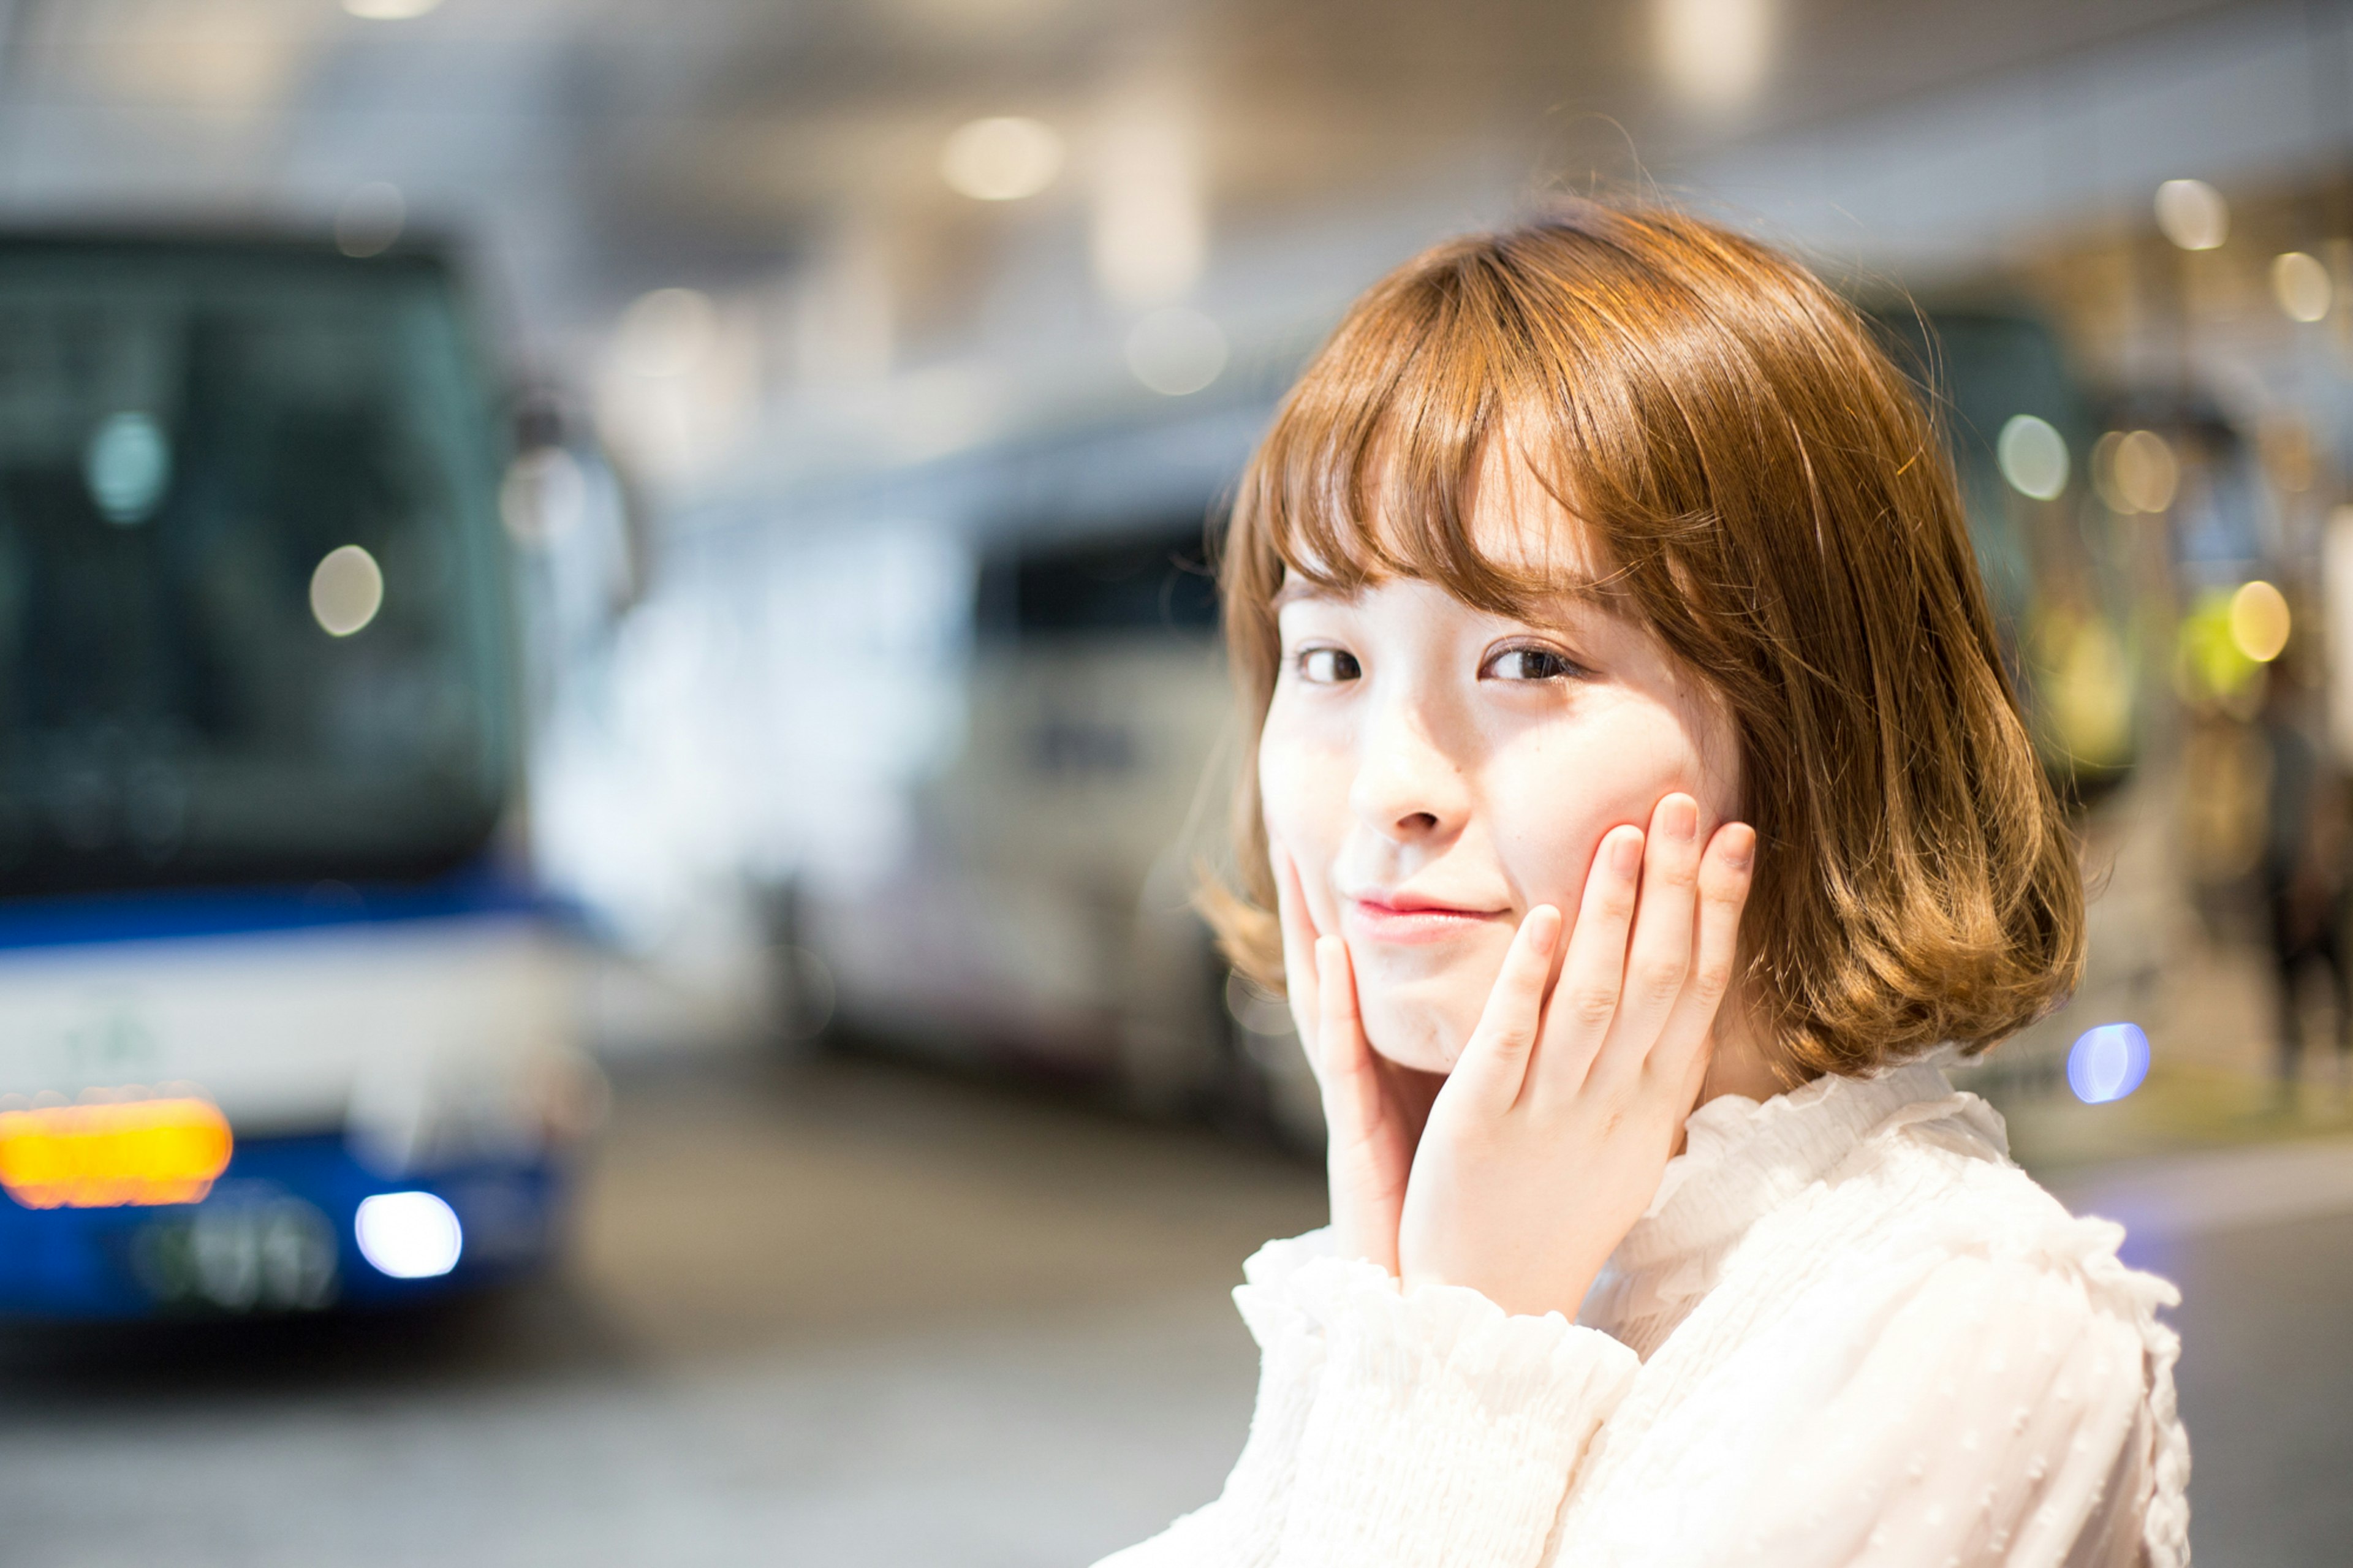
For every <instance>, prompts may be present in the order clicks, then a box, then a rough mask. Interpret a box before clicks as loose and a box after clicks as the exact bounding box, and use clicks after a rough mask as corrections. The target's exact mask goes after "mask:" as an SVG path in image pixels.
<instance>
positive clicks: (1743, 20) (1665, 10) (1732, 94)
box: [1651, 0, 1773, 110]
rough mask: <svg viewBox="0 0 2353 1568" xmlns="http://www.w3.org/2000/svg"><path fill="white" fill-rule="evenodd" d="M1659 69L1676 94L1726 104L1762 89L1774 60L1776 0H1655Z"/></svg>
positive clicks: (1701, 104)
mask: <svg viewBox="0 0 2353 1568" xmlns="http://www.w3.org/2000/svg"><path fill="white" fill-rule="evenodd" d="M1651 11H1652V18H1653V25H1654V27H1655V37H1656V40H1657V49H1658V59H1659V71H1660V74H1661V75H1662V76H1663V77H1664V78H1665V79H1666V81H1667V85H1668V87H1669V88H1671V89H1673V91H1674V93H1675V96H1676V97H1678V98H1680V99H1682V100H1683V101H1684V102H1686V103H1689V104H1691V105H1693V106H1694V107H1695V108H1700V109H1705V110H1730V109H1735V108H1737V107H1739V106H1740V105H1741V104H1743V103H1746V102H1747V101H1748V100H1750V99H1752V98H1754V97H1755V96H1756V95H1757V89H1758V88H1760V87H1762V86H1763V85H1764V83H1765V76H1766V72H1767V68H1769V67H1770V66H1771V64H1772V54H1773V8H1772V5H1771V0H1652V6H1651Z"/></svg>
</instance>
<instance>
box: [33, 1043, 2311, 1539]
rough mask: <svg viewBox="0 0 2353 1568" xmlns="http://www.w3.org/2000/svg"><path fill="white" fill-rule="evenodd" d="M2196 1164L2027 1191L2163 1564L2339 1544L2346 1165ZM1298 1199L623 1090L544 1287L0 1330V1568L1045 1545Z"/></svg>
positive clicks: (1009, 1112)
mask: <svg viewBox="0 0 2353 1568" xmlns="http://www.w3.org/2000/svg"><path fill="white" fill-rule="evenodd" d="M2218 1158H2221V1159H2236V1160H2237V1161H2238V1163H2237V1164H2235V1165H2232V1166H2230V1167H2228V1168H2227V1169H2226V1168H2223V1167H2219V1166H2212V1165H2199V1164H2196V1163H2189V1164H2184V1163H2182V1162H2181V1161H2178V1160H2177V1161H2171V1162H2155V1163H2143V1164H2139V1165H2136V1166H2129V1167H2110V1168H2107V1169H2104V1170H2092V1171H2079V1172H2075V1173H2071V1174H2070V1175H2069V1176H2068V1177H2067V1178H2066V1181H2067V1183H2068V1184H2069V1185H2068V1194H2069V1195H2070V1196H2071V1197H2072V1198H2073V1199H2075V1200H2076V1201H2078V1202H2079V1203H2080V1204H2082V1205H2085V1206H2091V1207H2096V1208H2101V1209H2103V1210H2105V1211H2111V1212H2121V1211H2123V1210H2126V1209H2128V1208H2132V1207H2133V1206H2134V1205H2138V1210H2137V1218H2138V1221H2139V1224H2140V1226H2141V1233H2140V1235H2139V1236H2138V1237H2137V1240H2136V1243H2135V1247H2136V1250H2137V1253H2138V1254H2139V1256H2140V1258H2142V1259H2143V1260H2145V1261H2146V1262H2147V1263H2148V1264H2150V1265H2152V1266H2156V1267H2158V1268H2161V1269H2163V1270H2164V1271H2166V1272H2168V1273H2169V1274H2171V1275H2172V1276H2173V1277H2174V1278H2175V1279H2178V1280H2179V1282H2180V1283H2181V1285H2182V1287H2183V1289H2184V1292H2185V1294H2186V1297H2187V1300H2186V1303H2185V1305H2184V1307H2183V1308H2182V1310H2181V1311H2180V1313H2179V1324H2180V1326H2181V1328H2182V1331H2183V1333H2184V1336H2185V1339H2186V1341H2187V1343H2188V1346H2189V1350H2188V1353H2187V1355H2186V1356H2185V1359H2184V1361H2183V1363H2182V1368H2181V1374H2180V1384H2181V1393H2182V1402H2183V1407H2184V1410H2185V1412H2186V1414H2187V1416H2188V1420H2189V1428H2190V1434H2191V1440H2192V1444H2193V1447H2194V1449H2195V1452H2196V1480H2195V1482H2194V1484H2193V1487H2192V1491H2191V1497H2192V1501H2193V1531H2194V1534H2195V1537H2196V1540H2197V1545H2198V1551H2199V1553H2200V1561H2202V1562H2204V1563H2210V1564H2234V1565H2245V1568H2267V1565H2272V1564H2279V1565H2283V1568H2284V1565H2288V1564H2295V1565H2299V1568H2300V1565H2303V1564H2316V1563H2342V1562H2347V1561H2348V1560H2353V1480H2348V1478H2347V1476H2346V1475H2345V1470H2346V1468H2347V1463H2348V1459H2353V1339H2348V1334H2347V1332H2346V1325H2347V1324H2348V1321H2353V1179H2348V1176H2347V1174H2346V1173H2348V1172H2353V1145H2348V1144H2342V1143H2337V1142H2329V1143H2326V1144H2316V1143H2311V1142H2306V1143H2301V1144H2295V1145H2288V1146H2284V1148H2283V1150H2281V1151H2257V1152H2253V1153H2247V1152H2238V1153H2235V1154H2231V1155H2221V1156H2217V1155H2201V1156H2195V1157H2192V1159H2193V1161H2194V1160H2208V1161H2211V1160H2214V1159H2218ZM2299 1162H2301V1163H2299ZM2192 1193H2194V1194H2201V1196H2200V1197H2199V1198H2198V1199H2197V1200H2196V1201H2194V1202H2193V1201H2190V1200H2189V1198H2187V1197H2186V1196H2185V1195H2184V1194H2192ZM2316 1193H2317V1194H2320V1195H2316ZM2326 1194H2341V1196H2328V1195H2326ZM1322 1206H1323V1205H1322V1197H1321V1193H1320V1190H1319V1184H1318V1181H1317V1175H1316V1173H1315V1172H1314V1170H1313V1169H1312V1168H1310V1167H1309V1166H1307V1165H1306V1164H1304V1163H1298V1162H1293V1161H1287V1160H1284V1159H1282V1158H1281V1157H1278V1156H1274V1155H1271V1154H1266V1153H1260V1152H1250V1151H1244V1150H1238V1149H1236V1148H1234V1147H1232V1146H1230V1145H1229V1144H1228V1143H1225V1142H1221V1141H1219V1140H1218V1139H1216V1138H1214V1137H1212V1136H1210V1135H1208V1134H1207V1133H1204V1132H1198V1131H1187V1130H1180V1129H1166V1128H1150V1127H1142V1126H1138V1125H1135V1124H1133V1123H1129V1122H1124V1121H1118V1120H1115V1119H1112V1118H1109V1117H1106V1116H1103V1115H1102V1114H1100V1113H1097V1112H1093V1111H1090V1110H1084V1109H1082V1108H1078V1107H1073V1106H1066V1105H1060V1104H1057V1103H1054V1102H1051V1101H1049V1100H1039V1099H1038V1098H1036V1097H1033V1096H1027V1095H1024V1094H1020V1093H1018V1092H1013V1091H1009V1090H1001V1089H988V1088H983V1087H977V1086H973V1085H968V1084H959V1083H954V1082H948V1081H943V1080H940V1079H933V1078H929V1077H925V1076H923V1075H920V1074H916V1073H913V1072H911V1071H908V1070H904V1069H901V1068H893V1067H888V1066H880V1065H874V1064H867V1063H828V1064H822V1065H819V1066H818V1067H816V1068H805V1069H799V1070H797V1071H793V1072H789V1073H787V1072H783V1071H775V1070H763V1069H749V1068H708V1067H705V1068H700V1069H697V1070H693V1071H679V1072H674V1073H671V1074H669V1075H667V1076H664V1077H659V1078H648V1079H639V1080H638V1081H634V1082H631V1083H628V1084H625V1085H624V1086H623V1090H622V1093H621V1095H620V1097H619V1100H618V1103H617V1112H616V1116H615V1120H614V1123H613V1125H612V1127H611V1129H610V1130H609V1132H608V1134H607V1137H606V1139H605V1142H604V1144H603V1147H602V1150H601V1152H600V1155H599V1158H598V1162H597V1165H596V1170H595V1172H594V1173H593V1174H592V1177H591V1179H590V1182H589V1184H588V1189H587V1192H586V1202H585V1204H584V1207H583V1211H582V1215H581V1219H582V1225H581V1233H580V1245H579V1247H578V1249H577V1251H576V1253H575V1260H574V1263H573V1265H572V1267H571V1268H569V1269H568V1270H567V1271H566V1273H565V1276H564V1277H563V1278H562V1279H558V1280H555V1281H552V1282H550V1283H549V1284H548V1285H546V1286H544V1287H541V1288H535V1289H529V1290H525V1291H520V1292H516V1293H514V1294H512V1295H510V1296H508V1297H505V1298H502V1299H500V1300H491V1301H485V1302H482V1303H479V1304H476V1305H475V1306H473V1307H471V1308H469V1309H465V1310H449V1311H443V1312H438V1313H433V1314H429V1315H425V1316H419V1317H408V1318H399V1319H389V1320H376V1321H333V1320H328V1321H314V1322H300V1323H292V1324H280V1325H274V1326H269V1327H266V1328H265V1327H260V1326H254V1325H248V1326H244V1327H243V1328H242V1329H237V1328H223V1329H219V1330H216V1331H188V1330H179V1331H172V1332H169V1333H159V1332H153V1331H149V1332H140V1333H104V1334H87V1333H85V1334H72V1335H62V1334H57V1333H45V1334H40V1335H26V1334H25V1333H23V1332H21V1331H20V1332H18V1333H16V1334H14V1335H11V1336H7V1337H5V1338H0V1563H6V1564H8V1565H10V1568H111V1565H113V1564H134V1563H135V1564H139V1565H141V1568H148V1565H152V1564H162V1563H169V1564H174V1565H189V1568H199V1565H203V1568H208V1565H213V1564H219V1565H222V1568H227V1565H231V1564H235V1565H237V1568H276V1565H279V1564H286V1565H289V1568H290V1565H294V1564H301V1565H302V1568H325V1565H337V1564H350V1565H353V1568H393V1565H406V1564H411V1563H416V1564H425V1563H431V1564H434V1565H436V1568H444V1565H449V1564H457V1565H460V1568H471V1565H474V1564H482V1565H486V1568H489V1565H497V1568H505V1565H510V1564H513V1565H521V1564H541V1563H545V1564H551V1565H552V1564H563V1565H564V1568H601V1565H605V1564H613V1565H621V1564H648V1565H654V1564H659V1565H662V1568H687V1565H696V1564H704V1563H709V1564H714V1565H716V1564H722V1563H724V1564H729V1565H731V1568H733V1565H741V1564H746V1563H812V1564H825V1565H827V1568H837V1565H838V1568H867V1565H875V1568H880V1565H882V1564H894V1565H895V1564H905V1565H908V1568H918V1565H920V1568H942V1565H958V1564H972V1565H976V1568H1000V1565H1001V1568H1017V1565H1018V1568H1029V1565H1038V1568H1045V1565H1049V1564H1082V1563H1088V1562H1091V1561H1092V1559H1093V1558H1094V1557H1095V1556H1097V1555H1099V1554H1100V1553H1102V1552H1105V1551H1108V1550H1110V1549H1112V1548H1113V1547H1115V1546H1118V1545H1121V1544H1124V1543H1125V1542H1129V1541H1132V1540H1134V1539H1136V1538H1138V1537H1140V1536H1142V1535H1144V1534H1145V1533H1148V1532H1149V1531H1152V1530H1154V1529H1156V1528H1157V1527H1158V1526H1159V1525H1160V1524H1162V1523H1163V1522H1165V1521H1166V1520H1167V1519H1168V1518H1169V1517H1170V1516H1172V1515H1173V1514H1175V1513H1177V1512H1179V1511H1181V1510H1184V1509H1187V1508H1188V1507H1191V1506H1194V1505H1195V1504H1198V1503H1199V1502H1201V1501H1203V1500H1206V1499H1207V1498H1208V1497H1209V1496H1210V1495H1212V1494H1213V1493H1214V1491H1215V1489H1216V1488H1217V1485H1218V1483H1219V1479H1220V1478H1221V1477H1222V1475H1223V1473H1224V1471H1225V1468H1226V1467H1227V1466H1228V1465H1229V1463H1230V1462H1231V1460H1232V1458H1233V1455H1234V1453H1235V1451H1236V1450H1237V1449H1238V1447H1240V1441H1241V1436H1242V1432H1243V1428H1244V1426H1245V1424H1246V1422H1247V1419H1248V1415H1249V1409H1250V1390H1251V1383H1252V1374H1253V1370H1254V1369H1253V1365H1252V1357H1251V1348H1250V1342H1249V1339H1248V1337H1247V1335H1246V1334H1245V1333H1244V1332H1243V1331H1242V1329H1241V1327H1240V1324H1239V1323H1238V1322H1237V1321H1235V1320H1234V1317H1233V1314H1232V1310H1231V1307H1230V1303H1229V1300H1227V1297H1226V1292H1227V1290H1228V1289H1229V1287H1230V1285H1231V1284H1232V1282H1233V1281H1234V1279H1236V1278H1237V1270H1238V1268H1239V1265H1240V1260H1241V1258H1243V1257H1244V1256H1245V1255H1246V1254H1247V1253H1248V1252H1249V1251H1250V1248H1251V1247H1254V1246H1255V1245H1256V1244H1257V1243H1258V1242H1259V1241H1260V1240H1261V1239H1262V1238H1263V1237H1268V1236H1271V1235H1276V1234H1288V1233H1291V1232H1294V1231H1298V1230H1301V1229H1304V1228H1306V1227H1308V1226H1312V1225H1314V1224H1316V1223H1318V1222H1319V1221H1320V1219H1321V1215H1322Z"/></svg>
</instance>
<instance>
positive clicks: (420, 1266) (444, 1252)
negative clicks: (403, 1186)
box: [352, 1192, 466, 1279]
mask: <svg viewBox="0 0 2353 1568" xmlns="http://www.w3.org/2000/svg"><path fill="white" fill-rule="evenodd" d="M352 1232H353V1238H354V1239H356V1240H357V1241H358V1242H359V1244H360V1256H361V1257H362V1258H366V1259H367V1260H368V1263H369V1266H370V1267H372V1268H375V1271H376V1272H377V1273H379V1274H386V1275H390V1276H391V1277H392V1278H393V1279H434V1278H436V1277H438V1276H439V1275H443V1274H447V1273H448V1272H449V1270H451V1269H452V1268H457V1267H458V1259H459V1256H460V1255H462V1254H463V1253H464V1252H465V1250H466V1232H465V1227H464V1226H460V1225H459V1223H458V1212H457V1210H455V1209H453V1208H451V1207H450V1206H449V1205H448V1204H446V1203H444V1202H442V1201H441V1200H440V1199H439V1198H438V1197H435V1196H434V1195H433V1194H431V1193H417V1192H409V1193H378V1194H375V1196H374V1197H370V1198H363V1199H361V1200H360V1206H359V1212H358V1214H356V1215H353V1219H352Z"/></svg>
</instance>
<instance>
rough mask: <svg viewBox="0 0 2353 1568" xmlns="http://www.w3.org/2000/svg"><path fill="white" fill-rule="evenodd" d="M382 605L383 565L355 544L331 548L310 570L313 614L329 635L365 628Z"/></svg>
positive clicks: (338, 634) (345, 633) (348, 633)
mask: <svg viewBox="0 0 2353 1568" xmlns="http://www.w3.org/2000/svg"><path fill="white" fill-rule="evenodd" d="M383 607H384V572H383V569H382V568H380V567H379V566H377V565H376V563H375V556H373V555H370V554H369V553H368V552H366V551H364V550H363V549H361V548H360V547H359V546H358V545H356V544H345V545H341V546H338V547H337V548H335V549H333V550H330V551H328V552H327V553H326V554H325V555H324V556H322V558H321V559H320V562H319V564H318V566H317V567H316V568H315V569H314V570H313V571H312V572H311V618H312V619H314V620H316V621H317V622H318V623H319V626H320V629H321V630H322V631H324V632H325V633H326V634H327V635H328V636H329V637H350V636H351V635H352V634H353V632H356V631H360V630H362V629H364V627H365V626H367V624H368V623H369V622H370V621H373V620H375V613H376V611H378V610H379V609H382V608H383Z"/></svg>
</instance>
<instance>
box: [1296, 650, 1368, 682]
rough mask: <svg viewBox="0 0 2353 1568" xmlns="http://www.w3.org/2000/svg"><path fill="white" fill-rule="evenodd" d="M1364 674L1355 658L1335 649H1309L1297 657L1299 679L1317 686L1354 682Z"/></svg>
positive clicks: (1363, 669)
mask: <svg viewBox="0 0 2353 1568" xmlns="http://www.w3.org/2000/svg"><path fill="white" fill-rule="evenodd" d="M1364 673H1365V667H1364V666H1363V665H1361V664H1358V663H1357V662H1356V655H1355V654H1353V653H1349V652H1347V651H1345V649H1341V648H1336V647H1311V648H1308V649H1306V650H1304V651H1303V652H1302V653H1301V654H1300V656H1299V678H1300V679H1302V680H1306V681H1311V682H1313V683H1314V684H1315V685H1317V686H1330V685H1333V684H1335V683H1336V682H1339V681H1343V680H1354V679H1356V678H1357V677H1358V676H1361V675H1362V674H1364Z"/></svg>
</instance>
